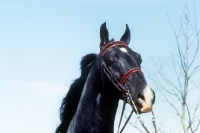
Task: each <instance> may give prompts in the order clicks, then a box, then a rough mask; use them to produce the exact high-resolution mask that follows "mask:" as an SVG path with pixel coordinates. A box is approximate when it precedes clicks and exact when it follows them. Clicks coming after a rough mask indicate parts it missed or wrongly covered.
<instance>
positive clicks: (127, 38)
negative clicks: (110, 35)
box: [120, 24, 131, 45]
mask: <svg viewBox="0 0 200 133" xmlns="http://www.w3.org/2000/svg"><path fill="white" fill-rule="evenodd" d="M130 40H131V32H130V30H129V28H128V25H127V24H126V30H125V33H124V35H123V36H122V37H121V39H120V41H123V42H125V43H126V44H127V45H128V44H129V42H130Z"/></svg>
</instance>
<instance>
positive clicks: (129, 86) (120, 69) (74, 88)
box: [56, 23, 155, 133]
mask: <svg viewBox="0 0 200 133" xmlns="http://www.w3.org/2000/svg"><path fill="white" fill-rule="evenodd" d="M100 38H101V43H100V53H99V54H88V55H86V56H84V57H83V58H82V61H81V76H80V77H79V78H78V79H76V80H75V81H74V83H73V84H72V85H71V87H70V89H69V92H68V93H67V95H66V97H65V98H64V99H63V101H62V105H61V107H60V119H61V124H60V125H59V126H58V127H57V129H56V133H113V130H114V119H115V114H116V110H117V107H118V102H119V99H122V100H124V97H127V94H129V95H130V97H131V99H132V102H133V103H134V105H135V106H136V108H137V112H138V113H146V112H150V111H151V109H152V105H153V104H154V101H155V95H154V92H153V90H152V89H151V88H150V87H149V86H148V84H147V82H146V80H145V77H144V75H143V73H142V71H141V69H140V65H141V62H142V59H141V56H140V54H138V53H136V52H134V51H132V50H131V49H130V48H129V47H128V44H129V42H130V30H129V28H128V25H126V30H125V33H124V35H123V36H122V37H121V39H120V41H114V40H113V39H112V40H111V41H109V39H108V31H107V28H106V23H104V24H102V25H101V28H100ZM127 92H128V93H127ZM126 102H127V101H126Z"/></svg>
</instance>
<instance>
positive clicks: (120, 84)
mask: <svg viewBox="0 0 200 133" xmlns="http://www.w3.org/2000/svg"><path fill="white" fill-rule="evenodd" d="M115 46H125V47H128V45H127V44H126V43H125V42H123V41H112V42H109V43H107V44H106V45H105V46H104V47H103V48H102V49H101V52H100V54H101V64H102V69H103V72H104V73H105V74H106V76H107V77H108V78H109V80H110V81H111V82H112V83H113V85H114V86H115V87H116V88H117V89H118V90H119V91H120V92H121V93H122V95H123V97H124V104H123V108H122V114H121V118H120V122H119V126H118V133H122V132H123V130H124V128H125V126H126V124H127V123H128V121H129V120H130V118H131V115H132V113H133V111H134V110H135V112H136V113H137V115H138V117H137V118H138V119H139V121H140V123H141V125H142V126H143V128H144V129H145V130H146V132H147V133H149V131H148V129H147V128H146V127H145V125H144V123H143V121H142V120H140V115H139V113H138V110H137V107H136V105H135V103H134V101H133V99H132V97H131V95H130V92H129V90H127V89H125V88H124V83H125V82H126V80H127V79H128V78H129V77H130V76H131V75H132V74H134V73H136V72H141V73H142V71H141V69H140V68H132V69H130V70H129V71H128V72H126V73H125V74H124V75H123V76H122V78H121V79H120V81H118V80H117V79H116V78H115V77H114V76H113V74H112V73H111V72H110V70H109V69H108V67H107V65H106V63H105V62H104V60H103V56H104V55H105V54H106V52H107V51H108V50H109V49H111V48H113V47H115ZM126 103H129V104H130V105H131V107H132V109H133V110H132V111H131V114H130V115H129V117H128V119H127V120H126V122H125V124H124V126H123V127H122V129H121V131H120V132H119V128H120V124H121V120H122V116H123V113H124V110H125V105H126ZM152 114H153V118H152V122H153V126H154V129H155V133H157V129H156V123H155V116H154V113H153V111H152Z"/></svg>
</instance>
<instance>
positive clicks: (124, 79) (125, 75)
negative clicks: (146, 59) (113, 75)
mask: <svg viewBox="0 0 200 133" xmlns="http://www.w3.org/2000/svg"><path fill="white" fill-rule="evenodd" d="M135 72H141V73H142V71H141V69H140V68H132V69H131V70H129V71H128V72H126V73H125V74H124V76H123V77H122V78H121V80H120V83H121V84H122V85H123V84H124V83H125V81H126V80H127V79H128V77H129V76H131V74H133V73H135Z"/></svg>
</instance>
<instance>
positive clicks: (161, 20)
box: [0, 0, 200, 133]
mask: <svg viewBox="0 0 200 133" xmlns="http://www.w3.org/2000/svg"><path fill="white" fill-rule="evenodd" d="M194 2H195V3H196V7H198V8H196V12H197V14H200V8H199V7H200V2H199V1H197V0H194V1H189V6H190V8H191V9H192V7H193V3H194ZM183 8H184V0H145V1H141V0H127V1H123V2H122V1H120V0H109V1H106V0H101V1H98V0H96V1H92V0H83V1H78V0H74V1H72V0H65V1H64V0H57V1H55V0H49V1H44V0H34V1H33V0H29V1H25V0H9V1H8V0H1V1H0V110H1V111H0V112H1V113H0V131H1V132H6V133H14V132H15V133H27V132H29V133H36V132H37V133H53V132H54V130H55V128H56V126H57V125H58V124H59V116H58V109H59V107H60V104H61V100H62V98H63V97H64V96H65V95H66V93H67V91H68V88H69V86H70V84H71V83H72V82H73V80H74V79H76V78H77V77H78V76H79V72H80V71H79V63H80V59H81V57H82V56H84V55H86V54H88V53H98V52H99V43H100V38H99V28H100V25H101V24H102V23H104V22H107V28H108V30H109V35H110V38H115V39H116V40H118V39H120V37H121V36H122V34H123V33H124V30H125V24H128V25H129V28H130V30H131V43H130V47H131V48H132V49H133V50H134V51H136V52H138V53H140V54H141V56H142V59H143V64H142V66H143V67H145V68H151V67H152V70H155V69H156V68H154V67H153V66H154V63H153V62H152V60H151V58H157V57H160V58H162V59H167V58H169V57H170V56H171V55H170V52H171V51H173V50H174V48H175V38H174V34H173V30H172V29H171V27H170V25H169V22H168V18H167V14H168V15H169V18H170V21H171V23H172V24H173V25H174V27H175V28H176V29H178V28H179V27H178V25H179V20H178V17H177V14H181V11H182V10H183ZM197 16H198V15H197ZM197 19H198V20H197V21H198V23H199V22H200V18H197ZM147 80H148V79H147ZM149 82H150V81H149ZM156 100H157V101H159V102H157V105H155V112H156V113H157V115H158V116H157V118H158V119H159V120H162V119H163V120H164V121H165V122H166V121H168V118H166V117H171V116H165V115H164V113H163V112H164V111H165V110H166V108H165V105H163V103H162V98H161V96H159V95H158V96H157V99H156ZM165 104H166V103H165ZM129 110H130V109H129ZM171 114H172V113H171ZM118 116H119V113H118ZM147 118H149V121H147V122H149V123H150V117H149V116H147V115H144V119H147ZM134 119H135V117H133V121H135V120H134ZM166 123H167V125H169V126H172V125H170V124H173V125H174V123H173V122H172V123H168V122H166ZM147 125H150V124H147ZM175 125H176V124H175ZM149 127H150V128H151V126H149ZM130 130H134V128H132V127H131V126H129V127H127V130H126V132H129V131H130Z"/></svg>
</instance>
